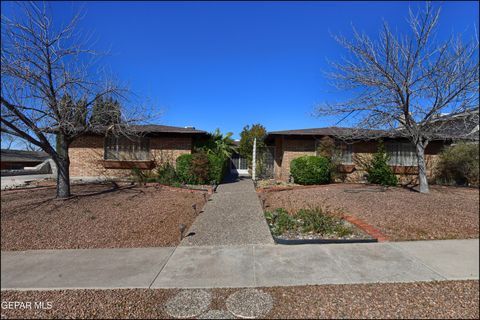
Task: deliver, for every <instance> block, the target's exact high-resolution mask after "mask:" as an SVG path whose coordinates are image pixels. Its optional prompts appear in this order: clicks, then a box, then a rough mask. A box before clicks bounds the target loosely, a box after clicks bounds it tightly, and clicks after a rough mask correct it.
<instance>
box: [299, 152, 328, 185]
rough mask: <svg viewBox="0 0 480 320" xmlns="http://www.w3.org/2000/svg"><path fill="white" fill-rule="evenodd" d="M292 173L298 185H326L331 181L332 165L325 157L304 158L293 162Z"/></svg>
mask: <svg viewBox="0 0 480 320" xmlns="http://www.w3.org/2000/svg"><path fill="white" fill-rule="evenodd" d="M290 173H291V174H292V176H293V180H294V182H295V183H298V184H304V185H306V184H325V183H329V182H330V180H331V165H330V161H329V160H328V159H327V158H325V157H315V156H303V157H300V158H296V159H293V160H292V162H291V164H290Z"/></svg>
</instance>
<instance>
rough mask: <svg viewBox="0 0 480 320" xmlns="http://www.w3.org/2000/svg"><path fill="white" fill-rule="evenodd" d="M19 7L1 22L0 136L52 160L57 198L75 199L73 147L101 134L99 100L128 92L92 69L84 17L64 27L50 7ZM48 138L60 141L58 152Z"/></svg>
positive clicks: (93, 54) (32, 4) (92, 54)
mask: <svg viewBox="0 0 480 320" xmlns="http://www.w3.org/2000/svg"><path fill="white" fill-rule="evenodd" d="M19 5H20V6H21V8H22V15H21V16H20V17H19V18H13V17H5V16H3V15H2V18H1V22H2V48H1V76H2V79H1V108H2V109H1V111H2V112H1V117H0V120H1V132H2V133H6V134H9V135H12V136H15V137H19V138H22V139H24V140H26V141H27V142H28V143H29V144H33V145H35V146H37V147H40V148H41V149H43V150H44V151H45V152H47V153H48V154H49V155H50V156H51V157H52V159H53V161H54V162H55V163H56V165H57V167H58V177H57V197H61V198H65V197H69V196H70V177H69V163H70V162H69V156H68V149H69V146H70V144H71V142H72V141H73V140H74V139H75V137H77V136H78V135H80V134H82V133H85V132H87V131H91V130H95V129H96V128H97V126H96V124H95V121H91V119H90V115H91V110H92V106H93V104H94V102H95V101H96V100H97V99H99V98H101V97H103V96H115V97H124V96H123V95H124V94H125V91H124V90H123V89H121V88H120V87H119V86H118V85H117V84H115V83H113V82H112V81H108V80H105V79H103V78H100V77H99V76H98V74H97V73H96V72H95V71H96V70H94V69H93V66H95V64H96V59H97V57H98V52H95V51H94V50H92V49H90V48H89V46H88V43H89V42H90V41H89V38H86V39H85V37H83V36H82V35H81V34H80V33H79V32H78V22H79V21H80V19H81V15H80V13H77V14H76V15H75V16H73V17H72V19H71V20H69V22H68V23H67V24H66V25H65V26H63V27H60V26H57V25H54V23H53V17H52V15H51V12H50V10H49V9H48V7H47V5H46V4H45V3H44V4H43V5H39V4H38V3H35V2H30V3H27V4H24V3H23V4H22V3H20V4H19ZM92 75H94V77H92ZM105 112H108V111H105ZM120 121H121V119H120V117H119V122H120ZM121 122H122V123H128V121H126V119H122V121H121ZM112 125H115V124H112ZM119 127H121V126H119ZM49 133H50V134H51V133H55V134H56V135H57V147H55V145H54V144H53V143H52V142H51V141H49V138H48V136H49Z"/></svg>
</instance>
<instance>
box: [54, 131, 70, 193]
mask: <svg viewBox="0 0 480 320" xmlns="http://www.w3.org/2000/svg"><path fill="white" fill-rule="evenodd" d="M69 144H70V143H69V141H68V140H67V139H66V138H65V136H64V135H62V134H58V135H57V154H58V159H54V161H55V163H56V165H57V198H68V197H70V158H69V157H68V147H69Z"/></svg>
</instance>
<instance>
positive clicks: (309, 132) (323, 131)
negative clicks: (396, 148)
mask: <svg viewBox="0 0 480 320" xmlns="http://www.w3.org/2000/svg"><path fill="white" fill-rule="evenodd" d="M355 133H362V134H364V135H365V134H366V135H368V134H371V135H372V136H378V135H381V134H387V131H384V130H369V129H357V128H340V127H326V128H310V129H296V130H283V131H271V132H268V134H267V136H273V135H300V136H302V135H306V136H340V135H341V136H345V135H348V134H355Z"/></svg>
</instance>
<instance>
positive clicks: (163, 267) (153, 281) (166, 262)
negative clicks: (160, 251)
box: [148, 246, 179, 289]
mask: <svg viewBox="0 0 480 320" xmlns="http://www.w3.org/2000/svg"><path fill="white" fill-rule="evenodd" d="M178 247H179V246H176V247H175V248H174V249H173V250H172V252H171V253H170V255H169V256H168V258H167V261H165V263H164V264H163V266H162V267H161V268H160V271H158V273H157V275H156V276H155V278H153V280H152V282H151V283H150V285H149V286H148V289H151V288H152V286H153V284H154V283H155V281H156V280H157V278H158V276H159V275H160V273H162V271H163V269H165V267H166V266H167V264H168V262H169V261H170V258H171V257H172V256H173V254H174V253H175V251H176V250H177V248H178Z"/></svg>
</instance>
